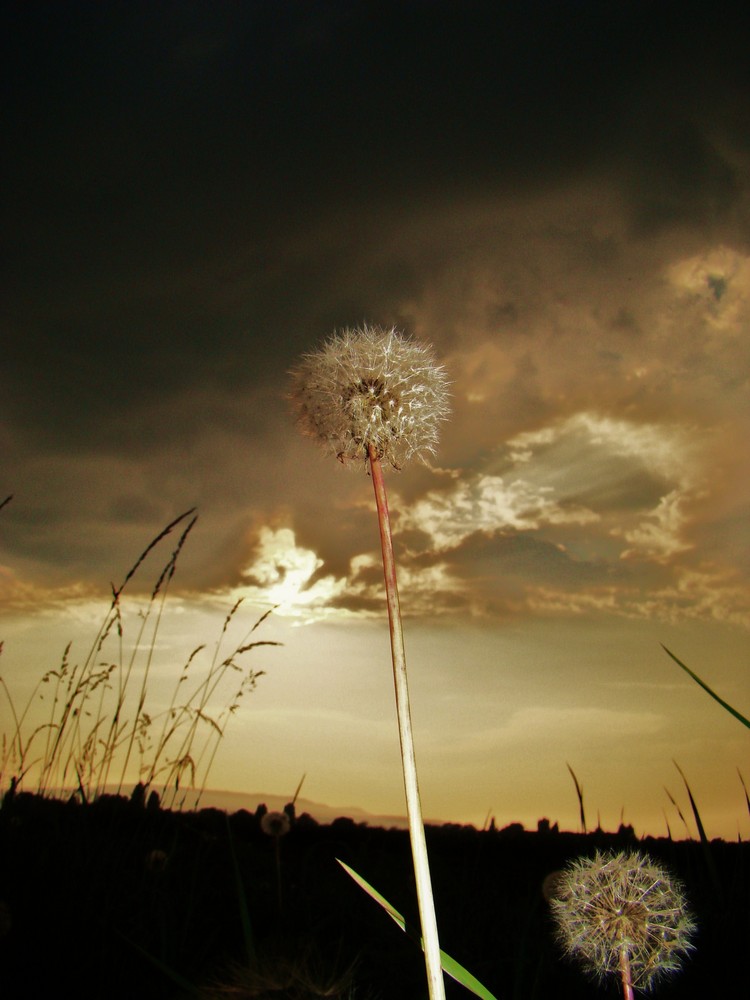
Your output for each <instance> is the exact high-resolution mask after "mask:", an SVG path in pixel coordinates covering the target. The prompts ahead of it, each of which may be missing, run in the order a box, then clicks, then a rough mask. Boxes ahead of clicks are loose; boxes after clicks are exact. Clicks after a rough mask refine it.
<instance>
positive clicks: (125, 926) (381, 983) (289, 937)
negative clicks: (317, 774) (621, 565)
mask: <svg viewBox="0 0 750 1000" xmlns="http://www.w3.org/2000/svg"><path fill="white" fill-rule="evenodd" d="M230 832H231V837H230ZM427 842H428V849H429V852H430V863H431V868H432V878H433V883H434V892H435V901H436V909H437V913H438V922H439V925H440V934H441V947H442V948H443V949H444V950H445V951H447V952H448V953H449V954H450V955H452V956H453V957H454V958H455V959H457V960H458V961H459V962H461V964H462V965H464V966H465V967H466V968H467V969H469V970H470V971H471V972H472V973H473V974H474V975H475V976H476V977H477V978H478V979H479V980H480V981H481V982H482V983H484V985H485V986H486V987H487V988H488V989H489V990H491V991H492V992H493V993H494V994H495V995H496V997H497V998H498V1000H535V998H541V997H545V998H546V997H549V996H554V998H555V1000H566V998H569V997H570V998H573V997H575V998H576V1000H587V998H589V997H591V998H593V997H610V998H613V1000H614V998H617V997H618V996H620V995H621V994H620V991H619V989H618V987H617V984H616V983H612V984H609V985H607V984H600V985H597V984H595V983H592V982H590V981H589V980H587V979H586V978H585V977H584V975H583V974H582V973H581V972H580V971H579V969H578V968H577V967H576V966H574V965H572V964H571V963H570V962H568V961H567V960H565V959H563V958H562V957H561V956H560V952H559V948H558V946H557V945H556V944H555V941H554V937H553V933H552V923H551V920H550V916H549V910H548V907H547V904H546V902H545V900H544V898H543V896H542V891H541V887H542V882H543V880H544V878H545V876H546V875H548V874H549V873H550V872H552V871H554V870H556V869H558V868H560V867H562V866H563V865H564V864H565V863H566V862H567V861H570V860H572V859H574V858H576V857H578V856H580V855H591V854H592V853H593V851H594V849H595V848H597V847H599V848H616V849H619V848H627V849H636V848H637V849H639V850H642V851H646V852H648V853H649V854H650V855H651V856H652V857H653V859H654V860H656V861H657V862H660V863H662V864H664V865H665V866H666V867H667V868H669V869H670V870H671V871H672V872H673V873H674V874H676V875H677V876H678V877H679V878H680V879H681V881H682V882H683V884H684V886H685V889H686V893H687V896H688V899H689V900H690V903H691V906H692V909H693V912H694V914H695V916H696V919H697V922H698V926H699V931H698V935H697V938H696V942H695V943H696V950H695V952H694V953H693V955H692V956H691V958H690V960H689V961H688V962H687V963H686V966H685V968H684V970H683V971H682V972H681V973H679V974H678V975H677V976H675V977H674V978H673V979H671V980H668V981H666V982H664V983H663V984H661V985H660V986H657V989H656V991H655V996H657V997H659V998H664V1000H691V998H693V997H695V998H698V997H700V998H701V1000H705V998H706V997H721V998H723V1000H724V998H726V1000H731V998H733V997H740V996H742V995H743V991H744V987H745V985H746V983H747V951H748V945H750V918H749V916H748V914H749V912H750V907H749V906H748V902H749V901H750V844H748V843H741V844H739V843H724V842H722V841H714V842H712V844H711V845H710V849H709V853H708V854H706V852H705V851H704V849H703V847H702V846H701V844H699V843H696V842H691V841H687V842H685V841H681V842H674V841H669V840H663V839H662V840H643V841H636V840H635V839H634V838H633V836H632V831H629V830H622V831H621V832H620V833H619V834H604V833H595V834H589V835H587V836H584V835H581V834H568V833H557V832H555V831H549V832H535V833H528V832H523V831H521V830H520V829H518V828H508V829H507V830H505V831H494V830H488V831H483V832H479V831H477V830H475V829H474V828H473V827H456V826H442V827H430V828H428V830H427ZM276 846H277V845H276V842H275V841H274V839H273V838H272V837H269V836H267V835H266V834H264V833H263V832H262V830H261V828H260V822H259V816H258V815H257V814H251V813H247V812H244V811H241V812H238V813H235V814H234V815H232V816H227V815H225V814H224V813H222V812H218V811H216V810H203V811H201V812H198V813H185V814H180V813H172V812H168V811H166V810H160V809H149V808H146V807H143V806H142V805H141V806H138V805H135V804H133V803H131V802H129V801H127V800H125V799H118V798H113V797H109V798H104V799H102V800H99V801H97V802H95V803H93V804H90V805H82V804H80V803H62V802H58V801H51V800H41V799H38V798H35V797H33V796H30V795H26V794H20V795H15V796H7V795H6V797H5V800H4V802H3V805H2V809H0V975H1V979H0V995H2V997H3V1000H16V998H17V1000H36V998H40V1000H42V998H47V997H54V996H70V997H75V998H76V1000H119V998H127V1000H131V998H132V1000H136V998H137V1000H151V998H157V997H158V998H160V1000H182V998H186V997H189V996H191V995H194V992H193V993H192V994H191V991H190V988H191V987H192V988H193V991H194V990H195V989H196V988H203V989H204V992H203V993H201V994H200V995H201V996H204V997H208V996H212V997H213V996H233V997H258V998H274V1000H306V998H308V997H314V996H329V997H348V998H350V1000H351V998H352V997H353V998H356V1000H375V998H379V1000H402V998H403V1000H407V998H408V1000H421V998H423V997H425V996H426V986H425V976H424V963H423V959H422V956H421V954H420V952H419V951H418V949H417V947H416V945H415V944H414V943H413V942H412V941H411V940H410V939H409V938H408V937H407V935H405V934H403V933H402V932H401V931H400V930H399V929H398V928H397V927H396V925H395V924H394V923H393V922H392V921H391V920H390V919H389V918H388V917H387V915H386V914H385V913H384V911H383V910H381V909H380V907H379V906H377V904H376V903H375V902H373V901H372V900H371V899H370V898H369V897H368V896H367V895H366V894H365V893H363V892H362V890H361V889H360V888H359V887H358V886H356V885H355V884H354V882H352V880H351V879H350V878H349V877H348V876H347V875H346V873H345V872H344V871H343V870H342V869H341V868H340V866H339V865H338V864H337V863H336V861H335V859H336V858H341V859H342V860H343V861H345V862H346V863H347V864H349V865H350V866H351V867H352V868H354V869H355V870H356V871H357V872H359V873H360V874H361V875H362V876H363V877H364V878H366V879H367V880H368V881H369V882H370V883H371V884H372V885H374V886H375V887H376V888H377V889H378V890H379V891H380V892H381V893H382V894H383V895H384V896H385V897H386V898H387V899H388V900H390V902H391V903H393V904H394V905H395V906H396V907H397V909H399V910H401V912H402V913H404V914H405V915H406V916H407V919H411V920H412V921H413V920H414V913H415V905H416V904H415V903H414V902H413V900H414V889H413V877H412V866H411V854H410V850H409V842H408V834H407V833H406V832H404V831H400V830H382V829H376V828H370V827H367V826H363V825H357V824H355V823H353V822H352V821H351V820H347V819H340V820H336V821H335V822H334V823H332V824H330V825H326V826H322V825H318V824H317V823H315V822H314V821H313V820H311V819H310V818H309V817H306V816H302V817H299V818H298V819H296V821H295V822H294V824H293V825H292V829H291V830H290V832H289V833H288V834H287V835H286V836H284V837H283V838H281V839H280V840H279V841H278V847H279V858H280V874H281V908H280V907H279V886H278V884H277V868H276V852H275V848H276ZM233 852H234V858H236V864H237V867H236V868H235V861H234V859H233ZM238 872H239V875H238ZM243 899H244V900H245V901H246V904H247V910H248V911H249V918H250V925H251V927H252V937H253V946H254V948H255V957H254V958H253V960H252V961H249V960H248V952H247V947H248V946H247V941H248V937H247V935H246V933H245V930H244V929H243V919H242V908H241V902H242V900H243ZM352 965H353V966H354V967H353V971H352V974H351V977H350V978H349V979H347V977H346V973H347V971H348V970H350V968H351V967H352ZM242 969H244V970H245V971H244V973H243V972H242ZM169 972H171V973H174V974H176V975H177V976H178V977H181V978H182V985H178V982H177V981H176V980H175V978H174V977H173V976H171V975H170V974H169ZM232 977H234V981H235V983H236V982H237V981H238V979H241V978H243V977H244V979H245V986H246V988H245V991H244V992H227V991H224V992H220V993H209V992H206V988H207V986H208V984H210V983H211V982H219V983H220V982H223V983H224V984H227V983H228V982H230V981H232ZM264 977H265V978H264ZM337 977H338V978H337ZM295 978H296V980H297V985H296V986H295V985H290V980H292V979H295ZM300 980H301V981H302V982H301V984H300ZM264 981H265V984H266V985H265V987H263V982H264ZM342 981H343V982H344V983H345V984H348V983H351V985H345V987H341V990H340V991H337V990H336V989H335V988H334V987H335V986H336V985H337V982H338V985H339V986H341V983H342ZM312 986H315V987H316V988H317V991H315V990H313V989H312ZM274 987H276V988H274ZM279 987H283V988H279ZM326 988H328V989H329V992H325V990H326ZM447 995H448V997H449V998H460V997H467V998H468V997H469V996H471V994H470V993H468V992H467V991H466V990H465V989H464V988H463V987H461V986H459V985H457V984H454V983H453V982H452V981H448V984H447Z"/></svg>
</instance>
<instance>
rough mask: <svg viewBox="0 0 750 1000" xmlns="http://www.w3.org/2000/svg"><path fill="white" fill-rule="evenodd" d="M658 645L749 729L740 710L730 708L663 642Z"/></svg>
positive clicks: (748, 723)
mask: <svg viewBox="0 0 750 1000" xmlns="http://www.w3.org/2000/svg"><path fill="white" fill-rule="evenodd" d="M659 645H660V646H661V648H662V649H663V650H664V652H665V653H666V654H667V655H668V656H671V657H672V659H673V660H674V662H675V663H676V664H677V666H678V667H682V669H683V670H684V671H685V673H686V674H688V675H689V676H690V677H692V678H693V680H694V681H695V683H696V684H700V686H701V687H702V688H703V690H704V691H706V692H708V694H710V695H711V697H712V698H713V699H714V701H718V703H719V704H720V705H721V707H722V708H725V709H726V710H727V712H729V713H730V714H731V715H733V716H734V717H735V719H739V721H740V722H741V723H742V725H743V726H747V728H748V729H750V719H746V718H745V716H744V715H742V713H741V712H738V711H737V709H736V708H732V706H731V705H730V704H729V703H728V702H726V701H724V699H723V698H720V697H719V695H718V694H717V693H716V692H715V691H712V690H711V688H710V687H709V686H708V684H706V682H705V681H702V680H701V679H700V677H699V676H698V675H697V674H694V673H693V671H692V670H691V669H690V667H686V666H685V664H684V663H683V662H682V660H679V659H678V658H677V657H676V656H675V655H674V653H672V652H670V650H668V649H667V647H666V646H665V645H664V644H663V643H660V644H659Z"/></svg>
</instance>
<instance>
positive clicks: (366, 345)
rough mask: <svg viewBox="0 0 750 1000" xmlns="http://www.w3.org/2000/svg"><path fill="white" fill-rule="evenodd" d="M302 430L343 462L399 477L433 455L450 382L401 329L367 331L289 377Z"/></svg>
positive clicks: (343, 338) (333, 345) (338, 339)
mask: <svg viewBox="0 0 750 1000" xmlns="http://www.w3.org/2000/svg"><path fill="white" fill-rule="evenodd" d="M291 399H292V403H293V405H294V408H295V411H296V415H297V422H298V424H299V426H300V428H301V430H302V431H303V432H304V433H305V434H307V435H308V436H310V437H312V438H314V439H315V440H317V441H318V442H319V443H320V444H321V445H322V446H323V447H324V448H325V450H326V451H328V452H330V453H332V454H334V455H335V456H336V457H337V458H338V459H339V460H340V461H341V462H343V463H347V462H351V461H360V462H363V463H364V464H365V466H366V465H367V462H368V459H369V448H370V447H371V446H372V447H373V449H374V450H375V453H376V454H377V456H378V458H380V459H383V460H384V461H387V462H390V464H391V465H392V466H393V467H394V468H396V469H400V468H401V466H402V465H403V463H404V462H406V461H408V459H410V458H412V457H414V456H416V457H417V458H420V459H422V460H424V459H425V458H426V456H427V455H428V454H430V453H434V452H435V449H436V447H437V443H438V430H439V425H440V422H441V421H442V420H445V419H446V418H447V416H448V413H449V406H448V381H447V378H446V375H445V371H444V369H443V368H442V367H441V366H440V365H438V364H437V363H436V362H435V360H434V357H433V355H432V352H431V350H430V349H429V348H428V347H425V346H423V345H421V344H418V343H416V342H415V341H413V340H411V339H409V338H407V337H404V336H403V334H401V333H399V332H398V331H397V330H396V329H391V330H384V329H382V328H380V327H370V326H366V325H365V326H363V327H362V328H360V329H354V330H351V329H346V330H343V331H342V332H340V333H336V334H334V335H333V336H332V337H330V338H329V339H328V340H327V341H326V342H325V343H324V344H323V346H322V347H321V348H320V349H319V350H317V351H315V352H313V353H311V354H307V355H305V356H304V357H303V359H302V361H301V362H300V364H299V365H298V367H297V368H295V369H294V371H293V372H292V393H291Z"/></svg>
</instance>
